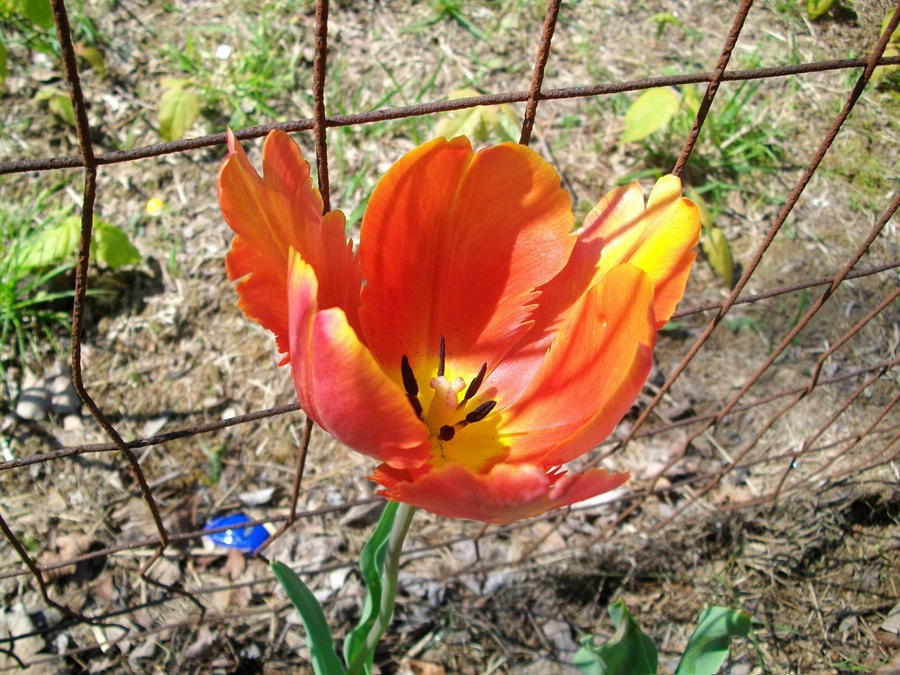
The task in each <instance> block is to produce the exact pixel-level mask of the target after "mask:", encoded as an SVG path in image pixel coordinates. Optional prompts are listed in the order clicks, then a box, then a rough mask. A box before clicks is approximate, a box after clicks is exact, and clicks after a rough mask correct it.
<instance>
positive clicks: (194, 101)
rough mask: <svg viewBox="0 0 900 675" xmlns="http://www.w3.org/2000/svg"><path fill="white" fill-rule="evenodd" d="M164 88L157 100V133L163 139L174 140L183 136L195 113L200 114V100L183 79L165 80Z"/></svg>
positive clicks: (192, 121)
mask: <svg viewBox="0 0 900 675" xmlns="http://www.w3.org/2000/svg"><path fill="white" fill-rule="evenodd" d="M163 84H164V86H166V90H165V91H164V92H163V95H162V98H160V100H159V111H158V113H157V120H158V122H159V133H160V134H161V135H162V137H163V139H165V140H167V141H174V140H175V139H178V138H181V137H182V136H184V134H185V132H186V131H187V130H188V129H190V127H191V125H192V124H193V123H194V120H195V119H197V115H199V114H200V100H199V99H198V98H197V94H195V93H194V91H193V90H192V89H191V88H190V87H189V86H188V83H187V82H186V81H185V80H166V81H165V82H163Z"/></svg>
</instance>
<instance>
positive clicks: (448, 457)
mask: <svg viewBox="0 0 900 675" xmlns="http://www.w3.org/2000/svg"><path fill="white" fill-rule="evenodd" d="M445 373H446V354H445V344H444V338H443V336H441V344H440V351H439V354H438V367H437V375H436V376H435V377H433V378H431V380H430V381H429V383H428V384H429V386H430V388H431V389H432V390H433V393H432V396H431V399H430V401H428V400H427V398H426V394H427V392H424V391H423V392H422V398H423V399H424V400H426V403H427V406H425V407H423V405H422V400H420V392H419V383H418V381H417V380H416V376H415V373H414V372H413V369H412V366H411V365H410V363H409V359H408V358H407V357H406V356H405V355H404V356H403V358H402V360H401V362H400V374H401V376H402V378H403V388H404V390H405V391H406V398H407V399H408V400H409V402H410V405H412V407H413V410H415V412H416V415H418V417H419V419H421V420H422V421H423V422H424V423H425V425H426V426H427V427H428V431H429V435H430V436H431V439H432V448H433V457H432V461H433V463H445V462H448V461H455V462H460V463H463V464H465V465H467V466H470V467H471V468H476V467H478V466H481V464H482V462H483V461H484V460H485V459H486V456H485V455H488V456H494V455H496V453H497V450H499V449H501V446H500V444H499V443H498V441H497V439H496V434H495V433H494V427H495V425H491V424H490V423H488V424H486V425H478V426H479V427H480V431H481V433H477V434H473V433H471V432H467V433H465V434H460V432H462V430H463V429H466V428H467V427H469V426H470V425H474V424H476V423H478V422H481V421H483V420H484V419H485V418H486V417H488V416H489V415H490V414H491V411H493V409H494V407H495V406H496V405H497V401H495V400H493V399H489V400H486V401H481V402H479V403H477V404H476V402H475V401H474V399H475V397H476V395H477V394H478V391H479V389H480V388H481V385H482V383H483V382H484V377H485V374H486V373H487V363H484V364H482V366H481V368H480V369H479V370H478V373H477V374H476V375H475V376H474V377H473V378H472V379H471V381H470V382H469V384H468V386H466V381H465V380H464V379H463V378H462V377H459V376H457V377H450V376H447V375H446V374H445ZM460 395H462V398H460ZM461 436H462V437H463V438H462V439H461ZM454 439H456V441H455V442H454V443H452V444H451V443H450V441H454ZM475 445H477V446H479V447H474V446H475Z"/></svg>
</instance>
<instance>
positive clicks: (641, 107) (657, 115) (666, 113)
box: [619, 87, 681, 145]
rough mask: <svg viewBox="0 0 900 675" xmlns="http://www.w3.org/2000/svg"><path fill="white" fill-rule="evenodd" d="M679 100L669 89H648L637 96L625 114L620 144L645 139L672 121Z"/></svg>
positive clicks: (674, 92)
mask: <svg viewBox="0 0 900 675" xmlns="http://www.w3.org/2000/svg"><path fill="white" fill-rule="evenodd" d="M680 106H681V100H680V99H679V97H678V94H677V93H676V91H675V90H674V89H672V88H671V87H658V88H656V89H648V90H647V91H645V92H644V93H643V94H641V95H640V96H638V97H637V98H636V99H635V101H634V103H632V104H631V106H630V107H629V108H628V111H627V112H626V113H625V131H623V132H622V139H621V140H620V141H619V143H620V144H622V145H624V144H625V143H630V142H631V141H639V140H641V139H644V138H647V136H649V135H650V134H653V133H655V132H657V131H659V130H660V129H664V128H665V127H666V125H668V124H669V122H670V121H672V118H673V117H674V116H675V113H677V112H678V108H679V107H680Z"/></svg>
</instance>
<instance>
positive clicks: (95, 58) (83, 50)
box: [75, 42, 106, 77]
mask: <svg viewBox="0 0 900 675" xmlns="http://www.w3.org/2000/svg"><path fill="white" fill-rule="evenodd" d="M75 53H76V54H78V56H80V57H81V58H82V59H84V60H85V61H87V62H88V63H89V64H90V66H91V68H93V69H94V70H96V71H97V73H98V74H99V75H100V77H103V75H104V74H105V73H106V60H105V59H104V58H103V52H101V51H100V50H99V49H97V48H96V47H88V46H87V45H86V44H84V43H83V42H79V43H78V44H76V45H75Z"/></svg>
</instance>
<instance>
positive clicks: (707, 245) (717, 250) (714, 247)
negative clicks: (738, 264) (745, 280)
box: [700, 227, 734, 288]
mask: <svg viewBox="0 0 900 675" xmlns="http://www.w3.org/2000/svg"><path fill="white" fill-rule="evenodd" d="M700 245H701V246H703V252H704V253H705V254H706V257H707V259H708V260H709V264H710V265H712V268H713V269H714V270H715V271H716V274H718V275H719V278H720V279H721V280H722V281H723V282H725V285H726V286H727V287H728V288H731V284H732V282H733V281H734V260H733V258H732V257H731V246H729V245H728V240H727V239H726V238H725V233H724V232H722V230H720V229H719V228H718V227H711V228H709V229H708V230H706V231H705V232H704V233H703V234H702V235H701V237H700Z"/></svg>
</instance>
